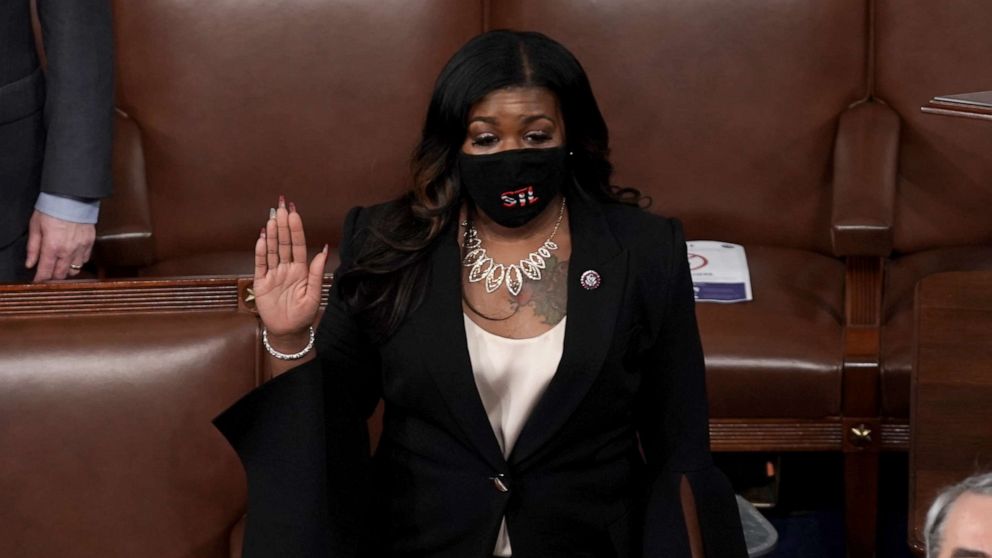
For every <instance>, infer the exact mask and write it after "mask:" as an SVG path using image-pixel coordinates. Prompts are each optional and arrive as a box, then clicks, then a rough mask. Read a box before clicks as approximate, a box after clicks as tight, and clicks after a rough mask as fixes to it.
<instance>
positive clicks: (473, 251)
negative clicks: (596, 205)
mask: <svg viewBox="0 0 992 558" xmlns="http://www.w3.org/2000/svg"><path fill="white" fill-rule="evenodd" d="M564 215H565V198H564V197H563V198H562V199H561V208H560V209H559V210H558V220H557V221H555V228H554V229H552V230H551V235H550V236H548V239H547V240H545V241H544V244H542V245H541V246H540V247H539V248H538V249H537V250H535V251H534V252H531V253H530V254H529V255H528V256H527V257H526V258H524V259H522V260H520V263H515V264H509V265H503V264H501V263H496V262H495V261H493V259H492V258H490V257H489V255H488V254H487V253H486V249H485V248H483V247H482V239H481V238H479V231H477V230H476V229H475V225H474V224H473V223H472V222H471V221H469V220H465V221H463V222H462V226H463V227H465V233H464V236H465V242H464V249H465V251H466V253H465V257H464V258H462V265H463V266H465V267H469V268H471V269H470V270H469V272H468V280H469V282H470V283H478V282H479V281H485V285H486V292H487V293H494V292H496V289H498V288H500V286H501V285H503V284H504V283H505V284H506V290H507V291H509V292H510V294H511V295H513V296H517V295H518V294H520V289H522V288H523V286H524V278H525V277H526V278H527V279H530V280H532V281H540V280H541V270H542V269H544V268H545V267H546V265H547V264H545V262H544V260H546V259H547V258H550V257H551V252H552V251H554V250H557V249H558V245H557V244H555V242H554V239H555V235H556V234H558V227H560V226H561V220H562V217H564Z"/></svg>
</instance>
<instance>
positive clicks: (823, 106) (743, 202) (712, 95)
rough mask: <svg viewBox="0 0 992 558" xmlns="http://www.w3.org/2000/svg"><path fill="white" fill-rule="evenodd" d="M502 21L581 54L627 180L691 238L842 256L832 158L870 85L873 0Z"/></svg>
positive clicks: (553, 12) (575, 3) (729, 2)
mask: <svg viewBox="0 0 992 558" xmlns="http://www.w3.org/2000/svg"><path fill="white" fill-rule="evenodd" d="M490 27H491V28H498V27H511V28H520V29H537V30H539V31H542V32H545V33H548V34H549V35H550V36H552V37H554V38H556V39H558V40H559V41H561V42H562V43H563V44H565V46H566V47H568V48H569V49H571V50H572V51H573V52H574V53H575V54H576V56H577V57H578V58H579V60H580V61H581V62H582V63H583V65H584V67H585V68H586V71H587V72H588V73H589V75H590V80H591V82H592V86H593V90H594V91H595V93H596V95H597V99H598V100H599V102H600V109H601V110H602V111H603V114H604V116H605V118H606V121H607V124H608V125H609V126H610V132H611V136H612V137H611V140H612V146H613V154H614V156H613V159H614V162H615V164H616V169H617V174H616V179H615V181H616V182H617V183H618V184H622V185H625V186H632V187H635V188H639V189H641V191H642V192H645V193H648V194H650V195H651V196H652V197H653V198H654V205H653V209H654V211H657V212H660V213H664V214H667V215H675V216H678V217H680V218H682V219H683V220H684V221H685V224H686V230H687V231H688V234H689V235H690V236H691V237H692V238H710V239H719V240H727V241H733V242H739V243H748V244H769V245H775V246H783V247H794V248H803V249H813V250H816V251H818V252H821V253H824V254H831V253H832V250H831V246H830V215H831V188H830V181H831V172H830V171H831V156H832V151H833V146H834V137H835V133H836V129H837V120H838V117H839V115H840V114H841V113H842V112H843V111H844V110H845V108H846V107H847V106H848V105H850V104H851V103H853V102H855V101H857V100H858V99H860V98H862V97H863V96H865V94H866V90H867V89H866V83H865V81H866V79H865V77H866V72H867V65H866V59H867V56H866V54H867V45H868V2H867V1H865V0H856V1H850V2H821V1H817V0H809V1H803V2H760V1H753V0H746V1H743V2H741V1H739V0H721V1H713V2H673V1H661V2H659V1H654V0H652V1H645V0H613V1H610V2H598V1H595V0H547V1H542V2H531V1H528V0H501V1H498V2H492V15H491V18H490Z"/></svg>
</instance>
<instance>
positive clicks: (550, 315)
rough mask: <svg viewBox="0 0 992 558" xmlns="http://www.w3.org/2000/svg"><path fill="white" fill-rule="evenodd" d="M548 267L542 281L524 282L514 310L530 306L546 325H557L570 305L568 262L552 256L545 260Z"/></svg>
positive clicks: (544, 271) (543, 273)
mask: <svg viewBox="0 0 992 558" xmlns="http://www.w3.org/2000/svg"><path fill="white" fill-rule="evenodd" d="M545 262H546V264H547V266H546V267H545V269H544V270H543V272H542V275H543V276H542V277H541V280H540V281H524V284H523V288H522V289H521V290H520V294H519V295H517V297H516V300H515V301H513V304H514V306H515V308H514V310H519V309H520V308H523V307H526V306H529V307H531V309H532V310H533V312H534V315H535V316H538V317H540V318H541V319H542V320H543V321H544V323H546V324H549V325H552V326H553V325H557V324H558V322H560V321H562V319H563V318H564V317H565V312H566V305H567V303H568V260H564V261H562V260H559V259H558V258H557V257H556V256H555V255H553V254H552V256H551V257H550V258H547V259H546V260H545Z"/></svg>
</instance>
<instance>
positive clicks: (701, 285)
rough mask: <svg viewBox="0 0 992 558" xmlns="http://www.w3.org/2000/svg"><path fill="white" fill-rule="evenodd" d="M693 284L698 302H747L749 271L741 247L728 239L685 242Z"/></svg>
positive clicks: (749, 292)
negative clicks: (725, 240) (722, 240)
mask: <svg viewBox="0 0 992 558" xmlns="http://www.w3.org/2000/svg"><path fill="white" fill-rule="evenodd" d="M686 247H687V248H688V251H689V270H690V271H691V273H692V288H693V290H694V291H695V292H696V300H697V301H699V302H746V301H749V300H751V273H750V272H749V271H748V269H747V255H746V254H745V253H744V247H743V246H741V245H739V244H731V243H729V242H719V241H714V240H693V241H689V242H686Z"/></svg>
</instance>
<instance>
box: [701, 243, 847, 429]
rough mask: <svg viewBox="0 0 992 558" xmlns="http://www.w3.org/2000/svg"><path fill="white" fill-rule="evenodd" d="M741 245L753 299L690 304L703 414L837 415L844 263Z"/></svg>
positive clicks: (811, 253)
mask: <svg viewBox="0 0 992 558" xmlns="http://www.w3.org/2000/svg"><path fill="white" fill-rule="evenodd" d="M745 250H746V252H747V257H748V267H749V268H750V272H751V285H752V291H753V296H754V300H753V301H751V302H745V303H737V304H719V303H698V304H697V305H696V315H697V317H698V319H699V329H700V334H701V336H702V339H703V349H704V351H705V353H706V368H707V386H708V392H709V401H710V416H711V417H714V418H756V417H767V418H781V417H787V418H823V417H826V416H836V415H838V414H839V413H840V398H841V363H842V344H841V343H842V327H841V326H842V319H843V318H842V316H843V284H844V264H843V262H842V261H840V260H837V259H835V258H832V257H827V256H824V255H821V254H817V253H814V252H807V251H803V250H795V249H790V248H775V247H769V246H746V247H745Z"/></svg>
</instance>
